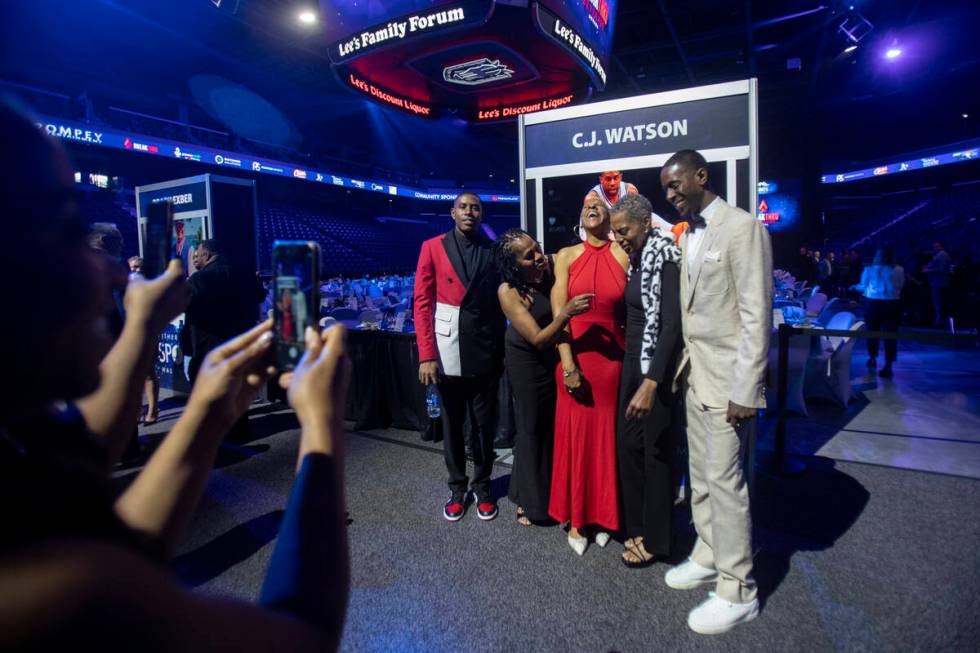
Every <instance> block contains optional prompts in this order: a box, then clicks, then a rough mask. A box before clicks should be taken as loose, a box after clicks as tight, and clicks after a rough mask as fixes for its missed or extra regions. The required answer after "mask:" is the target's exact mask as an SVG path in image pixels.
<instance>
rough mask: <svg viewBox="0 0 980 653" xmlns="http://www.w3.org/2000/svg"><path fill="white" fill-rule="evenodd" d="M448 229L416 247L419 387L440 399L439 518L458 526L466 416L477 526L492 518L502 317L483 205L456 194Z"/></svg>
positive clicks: (463, 488) (463, 503)
mask: <svg viewBox="0 0 980 653" xmlns="http://www.w3.org/2000/svg"><path fill="white" fill-rule="evenodd" d="M450 213H451V215H452V218H453V221H454V222H455V223H456V224H455V227H453V229H452V230H451V231H449V232H448V233H446V234H444V235H442V236H437V237H435V238H432V239H430V240H427V241H425V242H424V243H422V251H421V253H420V254H419V262H418V268H417V270H416V273H415V335H416V339H417V341H418V348H419V380H420V381H421V382H422V383H423V385H426V386H428V385H432V384H438V386H439V392H440V394H441V395H442V424H443V431H444V434H443V451H444V453H445V458H446V468H447V469H448V471H449V489H450V492H451V493H452V494H451V496H450V497H449V500H448V501H447V502H446V504H445V506H444V508H443V516H444V517H445V518H446V519H448V520H449V521H458V520H459V519H461V518H462V517H463V514H464V512H465V509H466V502H467V498H466V494H467V483H468V479H467V477H466V448H465V444H464V429H463V425H464V422H465V420H466V416H467V414H469V415H470V419H471V422H472V428H471V429H469V431H470V437H471V442H470V447H471V449H472V452H473V481H472V483H470V489H471V490H472V491H473V493H474V494H475V495H476V502H477V504H478V506H477V508H478V515H479V517H480V519H483V520H489V519H493V518H494V517H496V516H497V505H496V503H495V502H494V500H493V497H492V496H491V494H490V472H491V470H492V469H493V459H494V452H493V437H494V431H493V423H494V414H495V409H496V405H497V383H498V380H499V376H500V366H501V359H502V352H503V334H504V317H503V313H502V312H501V310H500V303H499V302H498V301H497V286H498V285H499V275H498V274H497V272H496V269H495V267H494V264H493V257H492V255H491V249H490V245H491V243H490V240H489V239H488V238H487V237H486V236H484V235H483V233H482V231H481V229H480V223H481V221H482V218H483V205H482V204H481V202H480V198H479V197H477V196H476V195H474V194H473V193H462V194H460V195H459V196H458V197H457V198H456V201H455V202H454V203H453V208H452V211H451V212H450Z"/></svg>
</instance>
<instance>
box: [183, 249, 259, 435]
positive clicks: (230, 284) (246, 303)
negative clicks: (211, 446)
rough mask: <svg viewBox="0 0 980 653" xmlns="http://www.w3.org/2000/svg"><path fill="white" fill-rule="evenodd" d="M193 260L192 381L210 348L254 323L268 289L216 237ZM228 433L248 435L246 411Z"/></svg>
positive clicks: (188, 325)
mask: <svg viewBox="0 0 980 653" xmlns="http://www.w3.org/2000/svg"><path fill="white" fill-rule="evenodd" d="M191 262H192V264H193V265H194V268H195V269H196V270H197V272H195V273H194V274H192V275H191V277H190V279H189V280H188V283H189V285H190V287H191V300H190V303H189V304H188V305H187V311H186V313H185V320H186V321H185V324H184V328H185V329H190V334H191V337H190V341H191V354H192V358H191V364H190V367H189V369H188V375H189V376H190V380H191V384H193V383H194V381H195V380H196V379H197V373H198V370H200V369H201V363H203V362H204V357H205V356H206V355H207V353H208V352H209V351H211V350H212V349H214V348H215V347H217V346H218V345H220V344H222V343H224V342H225V341H227V340H229V339H231V338H232V337H234V336H235V334H238V333H242V332H243V331H247V330H249V329H251V328H252V327H253V326H255V323H256V322H258V317H259V304H260V303H261V302H262V300H263V299H265V294H266V293H265V290H264V289H263V288H262V283H261V282H260V281H259V280H258V277H256V276H255V272H254V271H252V270H246V269H243V268H239V267H238V266H236V265H234V264H233V262H232V261H231V260H230V258H229V256H228V255H226V254H225V253H224V251H223V249H222V247H221V244H220V243H219V242H218V241H217V240H213V239H207V240H202V241H201V242H200V244H198V246H197V247H196V248H195V249H194V251H193V252H192V253H191ZM226 437H227V438H228V439H229V440H232V441H238V442H244V441H247V440H248V439H249V429H248V413H247V412H246V413H245V414H244V415H242V416H241V417H240V418H239V420H238V421H237V422H235V424H234V426H232V428H231V430H229V431H228V435H227V436H226Z"/></svg>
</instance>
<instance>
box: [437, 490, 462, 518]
mask: <svg viewBox="0 0 980 653" xmlns="http://www.w3.org/2000/svg"><path fill="white" fill-rule="evenodd" d="M464 512H466V506H464V505H463V499H462V497H458V496H456V495H455V494H454V495H453V496H451V497H449V501H447V502H446V506H445V507H444V508H443V509H442V516H443V517H445V518H446V519H447V520H448V521H459V520H460V519H462V518H463V513H464Z"/></svg>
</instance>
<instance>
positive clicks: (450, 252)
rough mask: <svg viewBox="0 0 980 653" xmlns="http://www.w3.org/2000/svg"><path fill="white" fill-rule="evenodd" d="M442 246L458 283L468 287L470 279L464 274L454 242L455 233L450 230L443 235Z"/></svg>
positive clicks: (457, 248)
mask: <svg viewBox="0 0 980 653" xmlns="http://www.w3.org/2000/svg"><path fill="white" fill-rule="evenodd" d="M442 246H443V248H445V250H446V256H448V257H449V262H450V263H452V266H453V269H454V270H456V276H457V277H459V281H460V283H462V284H463V287H465V288H468V287H469V285H470V279H469V277H467V276H466V267H465V266H464V265H463V257H462V254H461V253H460V251H459V245H457V244H456V234H454V233H453V232H452V231H450V232H448V233H447V234H446V235H445V236H443V237H442Z"/></svg>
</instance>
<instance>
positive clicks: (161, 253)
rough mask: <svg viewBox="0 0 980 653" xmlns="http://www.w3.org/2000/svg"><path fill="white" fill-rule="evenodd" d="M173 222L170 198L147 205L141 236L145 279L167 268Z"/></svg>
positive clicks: (172, 207)
mask: <svg viewBox="0 0 980 653" xmlns="http://www.w3.org/2000/svg"><path fill="white" fill-rule="evenodd" d="M173 224H174V205H173V203H172V202H171V201H170V200H167V201H166V202H155V203H153V204H150V206H149V207H147V209H146V232H145V233H144V238H143V276H144V277H146V278H147V279H154V278H156V277H158V276H160V275H161V274H163V271H164V270H166V269H167V263H168V262H169V260H170V234H172V233H173Z"/></svg>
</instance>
